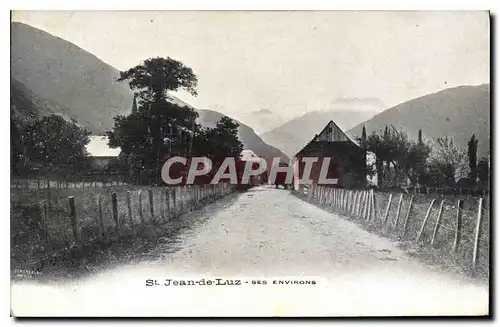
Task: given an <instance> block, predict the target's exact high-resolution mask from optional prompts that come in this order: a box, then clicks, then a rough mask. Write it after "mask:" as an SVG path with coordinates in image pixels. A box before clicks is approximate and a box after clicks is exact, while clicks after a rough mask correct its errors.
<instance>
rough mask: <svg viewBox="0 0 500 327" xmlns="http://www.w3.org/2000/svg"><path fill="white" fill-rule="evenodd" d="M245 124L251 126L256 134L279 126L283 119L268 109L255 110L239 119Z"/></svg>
mask: <svg viewBox="0 0 500 327" xmlns="http://www.w3.org/2000/svg"><path fill="white" fill-rule="evenodd" d="M241 120H242V121H243V122H244V123H245V124H247V125H249V126H252V128H253V130H254V131H255V132H256V133H257V134H259V135H260V134H262V133H265V132H268V131H270V130H272V129H273V128H275V127H278V126H280V125H281V124H283V123H284V122H285V119H284V118H283V117H282V116H281V115H279V114H276V113H274V112H272V111H271V110H269V109H261V110H256V111H253V112H251V113H248V114H246V115H245V116H244V117H242V119H241Z"/></svg>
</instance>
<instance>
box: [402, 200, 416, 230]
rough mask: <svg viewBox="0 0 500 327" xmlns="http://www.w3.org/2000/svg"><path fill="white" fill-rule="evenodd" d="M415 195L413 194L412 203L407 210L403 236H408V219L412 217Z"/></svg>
mask: <svg viewBox="0 0 500 327" xmlns="http://www.w3.org/2000/svg"><path fill="white" fill-rule="evenodd" d="M413 197H414V195H412V196H411V198H410V203H409V204H408V210H407V211H406V217H405V222H404V224H403V238H404V237H405V236H406V232H407V228H408V220H409V219H410V213H411V207H412V205H413Z"/></svg>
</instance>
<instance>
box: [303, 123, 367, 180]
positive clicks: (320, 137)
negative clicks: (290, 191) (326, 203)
mask: <svg viewBox="0 0 500 327" xmlns="http://www.w3.org/2000/svg"><path fill="white" fill-rule="evenodd" d="M304 157H317V158H318V161H317V162H315V163H314V164H313V165H312V169H311V174H310V179H311V180H312V183H313V184H319V185H321V181H320V178H319V177H320V173H321V168H322V165H323V160H324V159H325V158H330V163H329V166H328V167H327V168H325V169H327V173H326V178H328V179H331V180H336V183H335V184H334V185H333V186H335V187H342V188H357V187H364V186H366V150H364V149H363V148H361V147H360V146H359V145H358V144H357V143H356V142H355V141H353V140H351V139H350V138H349V137H348V136H347V135H346V133H345V132H344V131H342V129H340V127H338V125H337V124H336V123H335V122H333V121H332V120H331V121H330V122H329V123H328V124H327V125H326V126H325V127H324V128H323V130H321V132H319V133H318V134H316V135H315V136H314V137H313V138H312V140H311V141H309V143H307V144H306V145H305V146H304V147H303V148H302V149H301V150H300V151H299V152H298V153H297V154H296V155H295V166H294V172H295V173H294V188H295V189H299V188H300V187H301V184H302V183H301V182H300V179H302V176H303V173H304V168H305V162H304V161H303V158H304Z"/></svg>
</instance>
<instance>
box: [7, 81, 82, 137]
mask: <svg viewBox="0 0 500 327" xmlns="http://www.w3.org/2000/svg"><path fill="white" fill-rule="evenodd" d="M10 108H11V113H12V114H14V115H17V116H19V117H26V116H28V115H37V116H46V115H50V114H58V115H60V116H62V117H63V118H65V119H66V120H67V121H72V120H75V118H76V117H74V115H73V114H72V112H71V110H70V109H69V108H67V107H65V106H63V105H61V104H60V103H58V102H56V101H54V100H51V99H44V98H42V97H41V96H39V95H38V94H36V93H34V92H33V91H31V90H30V89H28V88H27V87H26V86H25V85H24V84H23V83H21V82H19V81H17V80H15V79H14V78H11V79H10ZM77 125H79V126H81V127H85V126H86V125H88V122H87V121H82V120H80V122H77Z"/></svg>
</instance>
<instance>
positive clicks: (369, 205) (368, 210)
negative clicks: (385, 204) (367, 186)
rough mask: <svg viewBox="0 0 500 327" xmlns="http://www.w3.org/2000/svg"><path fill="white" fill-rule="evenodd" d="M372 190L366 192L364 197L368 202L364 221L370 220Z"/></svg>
mask: <svg viewBox="0 0 500 327" xmlns="http://www.w3.org/2000/svg"><path fill="white" fill-rule="evenodd" d="M371 195H372V190H369V191H367V192H366V199H367V204H368V208H367V212H366V218H365V219H366V221H370V220H371V213H372V207H373V205H372V197H371Z"/></svg>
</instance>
